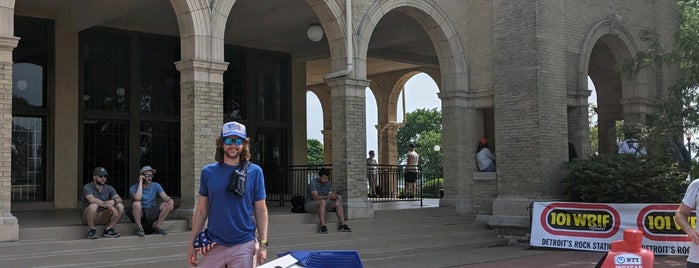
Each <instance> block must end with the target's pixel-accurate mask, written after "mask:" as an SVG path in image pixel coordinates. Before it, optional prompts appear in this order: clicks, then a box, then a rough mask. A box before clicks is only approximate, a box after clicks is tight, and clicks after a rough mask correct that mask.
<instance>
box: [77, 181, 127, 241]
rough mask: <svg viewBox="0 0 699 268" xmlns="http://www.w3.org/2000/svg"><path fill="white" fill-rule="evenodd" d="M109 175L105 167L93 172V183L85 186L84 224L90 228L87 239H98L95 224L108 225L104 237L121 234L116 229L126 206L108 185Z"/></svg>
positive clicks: (115, 236) (83, 203)
mask: <svg viewBox="0 0 699 268" xmlns="http://www.w3.org/2000/svg"><path fill="white" fill-rule="evenodd" d="M107 177H109V173H107V170H106V169H105V168H103V167H97V168H95V169H94V170H93V171H92V182H90V183H88V184H85V185H84V186H83V201H82V205H83V212H82V215H81V216H80V218H81V220H82V223H83V224H85V225H87V226H88V227H89V230H88V231H87V238H89V239H97V230H96V229H95V224H99V225H105V224H106V225H107V227H105V228H104V234H102V236H104V237H107V238H117V237H119V236H120V234H119V232H117V230H115V229H114V226H116V224H117V221H119V219H121V215H122V214H123V213H124V204H123V200H121V197H119V195H118V194H117V192H116V190H115V189H114V187H112V186H111V185H109V184H107Z"/></svg>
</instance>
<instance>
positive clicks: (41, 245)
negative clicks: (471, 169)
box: [0, 208, 507, 268]
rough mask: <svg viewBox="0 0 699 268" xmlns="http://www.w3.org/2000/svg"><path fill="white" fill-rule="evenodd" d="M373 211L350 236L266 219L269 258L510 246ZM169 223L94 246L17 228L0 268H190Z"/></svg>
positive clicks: (399, 258) (378, 262) (442, 213)
mask: <svg viewBox="0 0 699 268" xmlns="http://www.w3.org/2000/svg"><path fill="white" fill-rule="evenodd" d="M423 210H424V211H423ZM376 212H377V213H375V218H374V219H360V220H351V221H349V222H348V223H349V224H350V227H352V229H353V231H352V232H350V233H340V232H337V231H336V230H335V229H334V228H335V225H332V224H329V226H328V227H329V229H330V232H329V233H328V234H318V233H316V227H317V225H316V222H317V219H315V218H314V219H313V221H311V222H307V220H308V219H307V217H308V216H309V215H311V216H313V214H308V215H304V214H285V215H282V214H276V213H275V214H271V215H270V227H269V233H270V248H269V251H268V259H269V260H270V261H271V260H274V259H276V258H277V254H283V253H285V252H288V251H291V250H356V251H357V252H358V253H359V254H360V257H361V259H362V262H363V264H364V267H386V264H390V263H403V264H404V265H403V266H401V267H435V266H431V265H430V263H429V262H426V261H422V262H419V261H418V262H415V261H410V260H414V259H415V258H417V257H416V256H419V258H418V259H420V260H423V259H425V260H427V259H429V258H432V257H433V255H435V254H437V255H438V256H444V257H446V256H449V258H448V260H449V262H447V260H443V261H442V263H449V264H451V263H452V262H453V264H451V265H452V266H454V265H458V264H460V263H459V260H460V255H463V254H464V253H463V252H465V251H469V250H476V249H480V248H487V247H495V246H502V245H506V244H507V241H506V240H504V239H500V238H498V237H497V235H496V233H495V231H494V230H491V229H489V228H488V227H487V226H486V225H484V224H482V223H474V217H473V216H472V215H469V216H459V215H455V213H454V210H453V209H450V208H429V209H421V210H416V211H413V210H405V211H376ZM328 216H331V215H328ZM332 216H334V215H332ZM167 223H168V224H170V226H169V228H168V235H166V236H162V235H147V236H145V237H137V236H135V235H133V231H134V228H135V225H134V224H132V223H120V224H119V225H117V228H118V230H119V231H120V232H121V233H122V237H119V238H116V239H109V238H102V237H100V238H99V239H96V240H89V239H86V238H85V234H86V227H85V226H82V225H73V226H65V227H52V228H22V229H20V236H21V240H20V241H19V242H11V243H0V252H2V254H0V263H3V266H7V267H37V266H41V267H95V266H99V267H136V266H138V267H143V266H144V265H147V266H149V267H167V268H171V267H187V265H186V262H185V258H186V249H187V246H188V243H189V242H188V238H189V231H188V230H186V222H185V221H182V220H168V221H167ZM99 231H102V230H99ZM65 233H69V234H65ZM439 254H442V255H439ZM462 263H465V262H462ZM412 264H414V265H412ZM418 264H419V265H418ZM389 266H390V265H389ZM444 266H446V265H443V266H442V265H440V267H444Z"/></svg>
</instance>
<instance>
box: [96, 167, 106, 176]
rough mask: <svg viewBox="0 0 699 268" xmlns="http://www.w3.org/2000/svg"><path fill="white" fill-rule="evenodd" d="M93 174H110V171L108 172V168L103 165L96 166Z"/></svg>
mask: <svg viewBox="0 0 699 268" xmlns="http://www.w3.org/2000/svg"><path fill="white" fill-rule="evenodd" d="M92 175H94V176H99V177H102V176H109V173H107V169H105V168H103V167H96V168H95V170H93V171H92Z"/></svg>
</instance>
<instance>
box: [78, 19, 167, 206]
mask: <svg viewBox="0 0 699 268" xmlns="http://www.w3.org/2000/svg"><path fill="white" fill-rule="evenodd" d="M80 48H81V51H80V57H81V58H80V62H81V65H80V68H81V69H80V70H81V78H82V83H81V85H82V89H83V91H84V92H83V95H82V98H83V101H84V102H83V104H84V105H83V107H82V110H83V111H84V110H87V111H88V112H87V113H81V115H83V130H82V131H83V136H84V140H83V166H84V167H83V175H84V181H83V182H84V183H87V182H90V181H92V176H91V175H92V169H94V168H95V167H96V166H103V167H105V168H106V169H107V170H108V171H109V174H110V175H111V178H110V179H109V180H108V182H107V183H109V184H111V185H112V186H114V187H115V188H116V190H117V192H118V193H119V195H121V196H122V197H124V198H129V195H128V189H129V186H130V184H131V183H132V181H133V179H135V178H131V177H130V176H134V175H135V174H138V169H139V168H140V167H141V166H143V165H150V166H152V167H153V168H155V169H156V170H158V174H157V179H156V181H157V182H158V183H160V184H161V185H163V187H164V188H165V190H166V192H167V193H168V195H171V196H178V195H179V194H180V190H179V187H180V171H179V161H180V159H179V151H180V142H179V136H180V131H179V123H178V122H179V107H180V102H179V100H180V86H179V79H180V77H179V72H178V71H177V70H176V68H175V65H174V63H175V62H176V61H179V52H180V49H179V39H178V38H177V37H172V36H162V35H153V34H146V33H138V32H130V31H121V30H116V29H107V28H99V27H97V28H91V29H88V30H85V31H83V32H81V34H80ZM102 66H105V67H102ZM129 103H132V104H133V105H129ZM91 111H94V112H91Z"/></svg>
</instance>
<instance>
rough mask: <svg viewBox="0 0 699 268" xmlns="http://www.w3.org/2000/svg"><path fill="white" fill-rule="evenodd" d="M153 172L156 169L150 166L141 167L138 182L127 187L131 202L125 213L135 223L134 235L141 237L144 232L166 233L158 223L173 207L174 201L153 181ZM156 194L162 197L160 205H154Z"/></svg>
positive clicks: (155, 203) (160, 222) (161, 221)
mask: <svg viewBox="0 0 699 268" xmlns="http://www.w3.org/2000/svg"><path fill="white" fill-rule="evenodd" d="M155 172H156V170H155V169H154V168H152V167H150V166H144V167H142V168H141V171H140V173H139V174H140V175H139V176H138V183H136V184H134V185H131V187H130V188H129V195H131V199H132V200H133V203H131V208H130V209H129V211H127V213H126V215H127V216H129V219H131V221H132V222H134V223H136V235H137V236H141V237H142V236H144V235H146V233H148V234H151V233H153V234H161V235H166V234H167V232H166V231H165V230H163V229H162V228H160V224H162V223H163V221H164V220H165V218H167V215H168V214H170V212H171V211H172V210H173V209H174V208H175V201H173V200H172V198H171V197H169V196H168V195H167V194H166V193H165V190H163V187H162V186H160V184H159V183H157V182H154V181H153V176H155ZM158 196H160V198H162V199H163V202H162V203H160V206H156V205H157V199H158Z"/></svg>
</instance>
